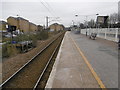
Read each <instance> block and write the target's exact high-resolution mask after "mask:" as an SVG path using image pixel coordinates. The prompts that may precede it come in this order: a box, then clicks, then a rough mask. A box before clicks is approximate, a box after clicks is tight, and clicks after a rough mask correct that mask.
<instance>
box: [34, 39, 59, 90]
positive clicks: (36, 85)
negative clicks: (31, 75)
mask: <svg viewBox="0 0 120 90" xmlns="http://www.w3.org/2000/svg"><path fill="white" fill-rule="evenodd" d="M60 43H61V41H60V42H59V44H58V45H57V47H56V48H55V50H54V51H53V53H52V55H51V57H50V59H49V60H48V62H47V64H46V66H45V68H44V70H43V71H42V73H41V74H40V77H39V78H38V80H37V82H36V84H35V86H34V88H33V90H36V88H37V87H38V85H39V82H40V80H41V78H42V76H43V75H44V73H45V71H46V69H47V67H48V65H49V63H50V61H51V60H52V58H53V56H54V55H55V53H56V51H57V49H58V47H59V45H60Z"/></svg>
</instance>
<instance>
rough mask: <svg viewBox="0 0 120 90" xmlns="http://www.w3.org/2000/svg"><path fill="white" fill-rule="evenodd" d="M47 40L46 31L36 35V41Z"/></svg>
mask: <svg viewBox="0 0 120 90" xmlns="http://www.w3.org/2000/svg"><path fill="white" fill-rule="evenodd" d="M47 38H48V31H40V32H38V33H37V39H38V40H46V39H47Z"/></svg>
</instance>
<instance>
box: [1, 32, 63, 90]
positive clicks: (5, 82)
mask: <svg viewBox="0 0 120 90" xmlns="http://www.w3.org/2000/svg"><path fill="white" fill-rule="evenodd" d="M62 34H63V33H62ZM62 34H60V35H59V36H58V37H57V38H55V39H54V40H52V41H51V42H50V43H49V44H48V45H47V46H45V47H44V48H43V49H42V50H41V51H40V52H38V53H37V54H36V55H35V56H33V57H32V58H31V59H30V60H29V61H28V62H27V63H26V64H24V65H23V66H22V67H21V68H20V69H18V70H17V71H16V72H15V73H14V74H13V75H11V76H10V77H9V78H8V79H7V80H5V81H4V82H3V83H2V84H0V88H2V87H3V86H4V85H5V84H7V83H8V82H9V81H10V80H11V79H12V78H14V77H15V76H16V75H17V74H18V73H19V72H21V71H22V70H23V69H24V68H25V67H26V66H27V65H28V64H30V62H32V61H33V60H34V59H35V58H37V56H38V55H40V54H41V53H42V52H43V51H44V50H46V49H47V48H48V47H49V46H50V45H51V44H52V43H53V42H54V41H56V40H57V39H58V38H59V37H60V36H61V35H62Z"/></svg>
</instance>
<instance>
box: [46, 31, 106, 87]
mask: <svg viewBox="0 0 120 90" xmlns="http://www.w3.org/2000/svg"><path fill="white" fill-rule="evenodd" d="M45 88H105V86H104V84H103V83H102V81H101V79H100V78H99V77H98V75H97V74H96V72H95V71H94V70H93V68H92V66H91V65H90V63H89V62H88V61H87V59H86V57H85V56H84V54H83V53H82V51H81V50H80V48H79V47H78V46H77V44H76V42H75V41H74V40H73V38H72V37H71V35H70V32H66V34H65V36H64V39H63V41H62V44H61V47H60V50H59V53H58V56H57V58H56V61H55V63H54V66H53V69H52V71H51V74H50V76H49V79H48V82H47V84H46V87H45Z"/></svg>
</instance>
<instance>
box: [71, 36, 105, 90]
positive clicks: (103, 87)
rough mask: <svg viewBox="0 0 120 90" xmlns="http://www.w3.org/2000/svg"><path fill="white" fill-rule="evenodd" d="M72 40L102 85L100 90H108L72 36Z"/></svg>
mask: <svg viewBox="0 0 120 90" xmlns="http://www.w3.org/2000/svg"><path fill="white" fill-rule="evenodd" d="M70 38H71V40H72V41H73V43H74V45H75V46H76V48H77V50H78V51H79V53H80V55H81V56H82V58H83V59H84V61H85V63H86V64H87V66H88V67H89V69H90V71H91V72H92V74H93V76H94V77H95V79H96V80H97V82H98V84H99V85H100V88H102V90H106V87H105V85H104V84H103V82H102V81H101V80H100V78H99V76H98V75H97V73H96V72H95V71H94V69H93V68H92V66H91V64H90V63H89V62H88V60H87V58H86V57H85V55H84V54H83V52H82V51H81V50H80V48H79V47H78V45H77V44H76V42H75V41H74V40H73V38H72V37H71V36H70Z"/></svg>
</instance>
